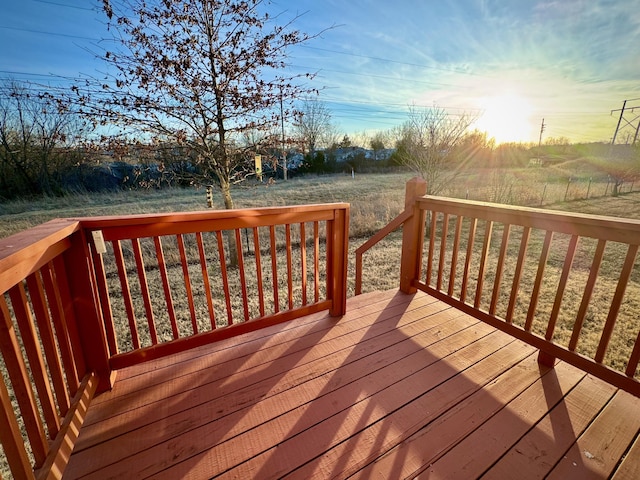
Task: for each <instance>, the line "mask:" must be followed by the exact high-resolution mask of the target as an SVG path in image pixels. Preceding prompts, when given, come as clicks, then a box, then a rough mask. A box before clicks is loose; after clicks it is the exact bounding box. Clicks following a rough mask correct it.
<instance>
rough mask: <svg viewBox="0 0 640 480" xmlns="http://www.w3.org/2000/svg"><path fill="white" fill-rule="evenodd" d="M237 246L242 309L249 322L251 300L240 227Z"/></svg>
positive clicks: (245, 319)
mask: <svg viewBox="0 0 640 480" xmlns="http://www.w3.org/2000/svg"><path fill="white" fill-rule="evenodd" d="M236 246H237V250H238V271H239V273H240V289H241V291H242V311H243V313H244V321H245V322H248V321H249V319H250V317H249V300H248V297H247V279H246V277H245V274H244V254H243V252H242V236H241V235H240V229H238V228H236Z"/></svg>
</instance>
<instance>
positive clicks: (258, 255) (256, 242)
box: [253, 227, 264, 317]
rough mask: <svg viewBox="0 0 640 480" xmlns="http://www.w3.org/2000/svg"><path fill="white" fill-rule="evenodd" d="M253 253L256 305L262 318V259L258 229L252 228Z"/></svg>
mask: <svg viewBox="0 0 640 480" xmlns="http://www.w3.org/2000/svg"><path fill="white" fill-rule="evenodd" d="M253 251H254V255H255V257H256V277H257V279H258V304H259V309H260V316H261V317H264V283H263V280H262V258H261V255H262V254H261V253H260V233H259V232H258V227H253Z"/></svg>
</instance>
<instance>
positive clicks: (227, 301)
mask: <svg viewBox="0 0 640 480" xmlns="http://www.w3.org/2000/svg"><path fill="white" fill-rule="evenodd" d="M216 239H217V241H218V257H219V258H220V274H221V275H222V289H223V290H224V299H225V305H226V307H227V325H233V310H232V308H231V294H230V293H229V277H228V276H227V260H226V259H225V256H224V243H223V241H222V232H221V231H217V232H216Z"/></svg>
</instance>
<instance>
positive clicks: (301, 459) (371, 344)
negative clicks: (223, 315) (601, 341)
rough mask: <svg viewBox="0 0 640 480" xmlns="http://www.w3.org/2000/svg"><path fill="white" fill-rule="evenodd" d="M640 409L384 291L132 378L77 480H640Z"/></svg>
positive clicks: (430, 307) (522, 349)
mask: <svg viewBox="0 0 640 480" xmlns="http://www.w3.org/2000/svg"><path fill="white" fill-rule="evenodd" d="M639 411H640V399H639V398H637V397H634V396H632V395H630V394H628V393H626V392H623V391H620V390H618V389H616V388H615V387H613V386H611V385H609V384H607V383H605V382H603V381H601V380H599V379H596V378H594V377H592V376H590V375H588V374H586V373H585V372H583V371H581V370H579V369H577V368H575V367H573V366H571V365H569V364H567V363H564V362H561V361H560V362H558V363H557V365H556V367H555V368H554V369H551V368H548V367H544V366H541V365H539V364H538V363H537V361H536V349H535V348H533V347H531V346H529V345H527V344H525V343H523V342H521V341H520V340H517V339H514V338H513V337H511V336H509V335H506V334H505V333H503V332H501V331H498V330H496V329H494V328H493V327H491V326H489V325H487V324H485V323H483V322H480V321H478V320H477V319H476V318H474V317H472V316H470V315H467V314H465V313H463V312H461V311H460V310H457V309H455V308H453V307H451V306H449V305H447V304H445V303H444V302H442V301H440V300H437V299H435V298H434V297H432V296H430V295H427V294H425V293H423V292H420V291H419V292H418V293H416V294H412V295H407V294H404V293H401V292H397V291H388V292H373V293H369V294H366V295H362V296H358V297H355V298H352V299H349V300H348V309H347V313H346V314H345V315H344V316H343V317H342V318H341V319H340V320H339V321H336V319H335V318H333V317H330V316H328V314H327V313H326V312H319V313H314V314H311V315H308V316H306V317H303V318H300V319H297V320H295V321H292V322H287V323H280V324H277V325H273V326H269V327H266V328H263V329H260V330H256V331H252V332H248V333H245V334H243V335H240V336H236V337H233V338H229V339H225V340H221V341H219V342H216V343H213V344H209V345H205V346H201V347H198V348H194V349H191V350H187V351H183V352H180V353H176V354H174V355H171V356H167V357H163V358H159V359H157V360H153V361H150V362H145V363H141V364H137V365H133V366H131V367H128V368H125V369H123V370H121V371H119V373H118V377H117V380H116V382H115V384H114V387H113V389H112V391H110V392H106V393H103V394H100V395H98V396H97V397H96V398H94V400H93V402H92V403H91V406H90V407H89V411H88V413H87V414H86V415H85V417H86V419H85V422H84V424H83V426H82V429H81V431H80V436H79V438H78V441H77V443H76V447H75V449H74V451H73V454H72V456H71V459H70V461H69V464H68V467H67V470H66V472H65V478H70V479H73V478H96V479H97V478H118V477H119V478H159V479H162V478H167V479H173V478H283V477H284V478H294V479H297V478H301V479H309V478H347V477H349V476H353V478H405V477H409V478H411V477H416V476H417V477H418V478H444V477H451V478H478V477H481V476H483V475H485V476H486V477H488V478H508V477H505V476H504V472H511V473H513V471H517V472H518V478H540V477H542V476H545V475H551V476H554V475H555V476H556V478H576V479H577V478H606V477H607V476H610V475H613V476H614V478H634V477H633V475H634V474H635V473H637V471H638V465H637V460H638V457H639V453H638V450H639V448H640V447H639V446H638V434H639V431H640V415H638V412H639ZM541 452H543V455H542V456H540V455H541ZM585 452H586V453H585ZM634 459H635V462H634ZM576 465H577V466H576ZM515 469H517V470H515ZM616 476H617V477H616Z"/></svg>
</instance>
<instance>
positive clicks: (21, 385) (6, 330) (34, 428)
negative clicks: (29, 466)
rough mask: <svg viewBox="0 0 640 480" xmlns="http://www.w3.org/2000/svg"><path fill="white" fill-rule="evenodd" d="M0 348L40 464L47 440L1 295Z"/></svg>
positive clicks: (44, 453)
mask: <svg viewBox="0 0 640 480" xmlns="http://www.w3.org/2000/svg"><path fill="white" fill-rule="evenodd" d="M14 308H15V306H14ZM0 351H1V352H2V358H3V359H4V362H5V366H6V368H7V372H8V374H9V378H10V379H11V385H12V386H13V392H14V393H15V396H16V400H17V402H18V405H19V407H20V413H21V415H22V419H23V421H24V427H25V430H26V431H27V436H28V437H29V443H30V445H31V451H32V452H33V456H34V458H35V460H36V465H41V464H42V462H44V459H45V457H46V456H47V451H48V444H49V442H48V441H47V437H46V435H45V433H44V425H43V424H42V421H41V420H40V415H39V413H38V407H37V401H36V398H35V394H34V392H33V389H32V388H31V382H30V380H29V374H28V373H27V367H26V365H25V363H24V360H23V358H22V355H21V354H20V344H19V343H18V338H17V336H16V333H15V330H14V327H13V322H12V321H11V315H10V313H9V308H8V306H7V303H6V301H5V298H4V295H0Z"/></svg>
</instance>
